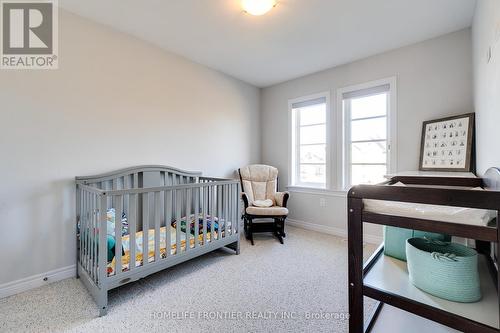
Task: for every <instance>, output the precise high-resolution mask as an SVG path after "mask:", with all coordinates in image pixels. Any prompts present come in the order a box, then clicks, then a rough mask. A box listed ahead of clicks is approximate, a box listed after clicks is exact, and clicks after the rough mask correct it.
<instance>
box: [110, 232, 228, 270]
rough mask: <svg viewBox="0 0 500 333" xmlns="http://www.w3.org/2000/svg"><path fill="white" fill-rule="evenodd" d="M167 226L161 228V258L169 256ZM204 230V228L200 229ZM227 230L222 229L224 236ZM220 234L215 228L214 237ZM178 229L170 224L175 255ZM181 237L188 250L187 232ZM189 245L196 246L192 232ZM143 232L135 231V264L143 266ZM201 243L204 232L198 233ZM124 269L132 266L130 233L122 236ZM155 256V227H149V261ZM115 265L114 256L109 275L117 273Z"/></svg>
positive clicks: (208, 237)
mask: <svg viewBox="0 0 500 333" xmlns="http://www.w3.org/2000/svg"><path fill="white" fill-rule="evenodd" d="M166 230H167V229H166V227H161V228H160V258H166V257H167V255H168V254H167V246H166V242H167V236H166ZM200 230H202V229H200ZM225 230H227V231H228V232H229V233H230V232H231V223H230V222H228V225H227V229H226V228H225ZM225 230H222V236H224V233H225ZM218 238H219V234H218V230H214V239H218ZM176 239H177V229H176V228H174V227H173V226H170V254H171V255H175V254H176V253H177V243H176ZM180 239H181V242H180V243H181V252H182V251H185V250H186V243H187V242H186V233H185V232H183V231H181V234H180ZM188 241H189V247H190V248H193V247H194V235H193V234H192V233H190V234H189V237H188ZM210 241H211V232H210V229H207V242H210ZM142 242H143V232H142V231H138V232H136V233H135V253H136V255H135V266H136V267H138V266H141V265H142V263H143V243H142ZM198 242H199V244H201V245H203V233H201V234H199V235H198ZM122 249H123V251H122V252H123V255H122V271H127V270H129V268H130V235H129V234H127V235H124V236H122ZM154 256H155V229H149V231H148V262H153V261H154ZM115 265H116V258H114V257H113V260H111V261H110V262H108V265H107V272H108V276H111V275H114V274H115Z"/></svg>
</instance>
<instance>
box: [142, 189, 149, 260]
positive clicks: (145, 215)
mask: <svg viewBox="0 0 500 333" xmlns="http://www.w3.org/2000/svg"><path fill="white" fill-rule="evenodd" d="M148 239H149V193H147V192H146V193H144V194H143V195H142V266H143V267H144V266H146V265H147V264H148V262H149V252H148Z"/></svg>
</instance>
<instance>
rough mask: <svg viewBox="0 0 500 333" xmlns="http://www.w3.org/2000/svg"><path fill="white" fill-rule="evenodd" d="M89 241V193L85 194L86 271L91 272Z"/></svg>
mask: <svg viewBox="0 0 500 333" xmlns="http://www.w3.org/2000/svg"><path fill="white" fill-rule="evenodd" d="M89 239H90V226H89V192H85V245H84V249H85V252H84V253H85V270H86V271H87V272H88V271H89Z"/></svg>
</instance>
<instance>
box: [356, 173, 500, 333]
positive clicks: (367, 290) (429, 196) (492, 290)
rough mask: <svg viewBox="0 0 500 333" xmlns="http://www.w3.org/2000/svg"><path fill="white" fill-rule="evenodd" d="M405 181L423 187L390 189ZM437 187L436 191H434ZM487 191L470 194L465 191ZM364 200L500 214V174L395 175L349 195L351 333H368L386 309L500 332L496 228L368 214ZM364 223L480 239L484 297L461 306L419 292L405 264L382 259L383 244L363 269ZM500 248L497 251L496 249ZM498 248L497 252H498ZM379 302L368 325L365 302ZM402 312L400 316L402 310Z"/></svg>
mask: <svg viewBox="0 0 500 333" xmlns="http://www.w3.org/2000/svg"><path fill="white" fill-rule="evenodd" d="M397 182H402V183H404V184H407V185H410V184H411V185H422V187H419V186H416V187H414V186H407V187H399V186H386V185H391V184H395V183H397ZM424 185H425V186H427V187H423V186H424ZM430 186H433V187H430ZM478 186H481V187H484V188H487V189H489V191H471V190H467V189H463V187H478ZM363 199H376V200H386V201H400V202H408V203H420V204H432V205H443V206H457V207H468V208H479V209H489V210H495V211H497V221H498V213H499V212H500V170H499V169H497V168H490V169H489V170H488V171H487V172H486V174H485V176H484V177H483V178H465V177H449V176H447V177H436V176H432V177H426V176H418V177H414V176H394V177H392V178H391V179H390V180H388V181H387V182H385V183H383V184H380V185H359V186H355V187H353V188H352V189H351V190H350V191H349V193H348V208H347V209H348V256H349V258H348V261H349V284H348V288H349V315H350V319H349V332H350V333H362V332H369V331H371V330H372V328H373V327H374V324H375V322H376V320H377V318H378V316H379V315H380V314H381V312H382V311H384V307H383V305H384V304H387V305H390V306H391V307H394V308H398V309H400V310H403V311H406V312H409V313H412V314H414V315H417V316H419V317H422V318H426V319H429V320H431V321H434V322H436V323H439V324H442V325H445V326H448V327H450V328H453V329H456V330H458V331H462V332H471V333H472V332H488V333H490V332H499V331H500V330H499V321H500V310H499V309H500V306H499V296H498V287H499V285H500V280H499V277H498V273H497V265H496V263H495V261H494V260H493V259H492V258H493V257H498V255H499V248H498V246H496V243H498V240H499V239H500V231H499V228H498V227H497V226H477V225H467V224H458V223H448V222H440V221H433V220H432V221H431V220H422V219H415V218H409V217H399V216H393V215H383V214H376V213H370V212H366V211H364V210H363ZM363 223H372V224H379V225H387V226H395V227H403V228H409V229H416V230H423V231H429V232H438V233H446V234H449V235H453V236H458V237H464V238H468V239H474V240H476V249H477V250H478V252H479V253H480V260H479V261H480V269H479V270H480V276H481V289H482V292H483V298H482V300H481V301H479V302H477V303H456V302H450V301H446V300H442V299H439V298H437V297H434V296H431V295H429V294H426V293H424V292H423V291H420V290H419V289H417V288H416V287H414V286H412V285H411V283H410V282H409V278H408V274H407V272H406V265H405V263H404V262H402V261H399V260H397V259H393V258H390V257H387V256H384V255H383V249H384V248H383V244H382V245H380V247H379V248H378V249H377V250H376V251H375V253H374V254H373V255H372V256H371V257H370V259H368V261H367V262H366V263H365V264H364V265H363ZM492 245H495V246H492ZM493 249H494V250H493ZM365 296H366V297H369V298H371V299H374V300H376V301H377V305H376V307H375V310H374V311H373V313H372V314H371V315H370V317H369V319H368V320H367V322H366V325H365V321H364V313H363V303H364V297H365ZM400 310H398V311H400Z"/></svg>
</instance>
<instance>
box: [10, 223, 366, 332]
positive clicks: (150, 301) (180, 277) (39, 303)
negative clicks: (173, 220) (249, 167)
mask: <svg viewBox="0 0 500 333" xmlns="http://www.w3.org/2000/svg"><path fill="white" fill-rule="evenodd" d="M255 241H256V242H255V246H251V245H249V244H248V243H247V242H246V241H245V240H242V251H241V254H240V255H239V256H236V255H234V254H232V252H230V251H226V250H218V251H216V252H213V253H210V254H207V255H205V256H202V257H199V258H197V259H193V260H191V261H189V262H185V263H182V264H180V265H178V266H176V267H173V268H170V269H167V270H165V271H162V272H159V273H157V274H155V275H152V276H150V277H148V278H145V279H143V280H140V281H137V282H135V283H132V284H128V285H126V286H123V287H121V288H119V289H116V290H113V291H111V292H110V296H109V312H108V314H107V315H106V316H105V317H102V318H99V317H97V307H96V305H95V303H94V302H93V300H92V298H91V297H90V295H89V294H88V293H87V291H86V289H85V288H84V286H83V285H82V284H81V283H80V281H79V280H77V279H68V280H65V281H61V282H57V283H53V284H51V285H48V286H45V287H42V288H39V289H35V290H32V291H29V292H26V293H23V294H19V295H15V296H12V297H8V298H4V299H1V300H0V332H200V331H204V332H305V331H307V332H347V324H348V321H347V319H346V318H345V317H346V314H347V242H346V241H345V240H342V239H341V238H337V237H333V236H329V235H324V234H320V233H317V232H312V231H307V230H302V229H297V228H292V227H289V228H288V229H287V238H286V239H285V245H281V244H280V243H279V242H278V241H277V240H276V239H274V238H272V237H271V236H267V235H259V236H256V237H255ZM373 250H374V247H373V246H368V247H367V248H365V252H366V255H369V253H370V252H372V251H373ZM372 304H373V303H369V304H367V308H368V307H371V306H372ZM367 310H368V309H367Z"/></svg>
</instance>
